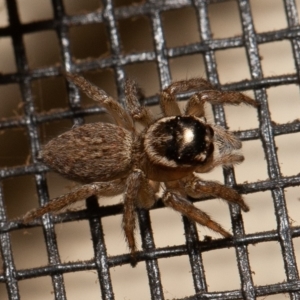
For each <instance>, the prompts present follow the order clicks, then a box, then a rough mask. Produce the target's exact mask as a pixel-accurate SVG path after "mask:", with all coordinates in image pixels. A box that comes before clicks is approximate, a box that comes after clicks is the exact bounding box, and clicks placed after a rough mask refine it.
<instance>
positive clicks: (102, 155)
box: [22, 74, 257, 265]
mask: <svg viewBox="0 0 300 300" xmlns="http://www.w3.org/2000/svg"><path fill="white" fill-rule="evenodd" d="M67 77H68V79H69V80H70V81H71V82H72V83H74V84H75V85H77V86H78V87H80V88H81V89H82V90H83V91H84V92H85V93H86V94H87V95H88V96H89V97H91V98H92V99H93V100H95V101H98V102H99V103H100V105H102V106H104V107H105V108H106V109H107V111H108V113H110V115H111V116H112V117H113V119H114V121H115V124H108V123H92V124H86V125H82V126H80V127H75V128H73V129H71V130H70V131H67V132H66V133H64V134H62V135H60V136H58V137H57V138H54V139H53V140H51V141H50V142H49V143H48V144H46V145H45V146H44V148H43V150H42V151H41V153H40V157H41V159H42V161H43V162H44V163H45V164H46V165H48V166H49V167H50V168H52V169H53V170H54V171H56V172H58V173H60V174H62V175H63V176H65V177H67V178H70V179H73V180H76V181H79V182H82V183H85V185H82V186H81V187H80V188H79V189H77V190H75V191H73V192H71V193H69V194H66V195H63V196H61V197H58V198H55V199H53V200H52V201H50V202H49V203H48V204H46V205H45V206H44V207H41V208H38V209H36V210H33V211H30V212H29V213H27V214H26V215H25V216H24V217H23V218H22V221H23V222H30V221H31V220H33V219H35V218H38V217H40V216H42V215H43V214H45V213H48V212H55V211H59V210H60V209H62V208H63V207H65V206H67V205H69V204H70V203H72V202H75V201H79V200H82V199H85V198H88V197H90V196H92V195H96V196H112V195H117V194H121V193H124V214H123V223H122V224H123V229H124V233H125V237H126V240H127V243H128V246H129V249H130V252H131V255H132V264H133V265H134V264H135V262H136V260H135V259H136V243H135V238H134V230H135V215H136V207H140V208H145V209H149V208H150V207H151V206H153V204H154V203H155V202H156V200H157V197H156V193H157V192H158V191H159V188H160V186H161V185H162V186H163V188H164V193H163V195H162V201H163V203H164V204H165V205H166V206H169V207H171V208H173V209H174V210H176V211H178V212H180V213H181V214H183V215H185V216H187V217H188V218H189V219H190V220H191V221H194V222H197V223H199V224H201V225H203V226H207V227H208V228H210V229H212V230H214V231H216V232H218V233H220V234H222V235H223V236H225V237H230V234H229V233H228V232H227V231H225V230H224V229H223V228H222V227H221V226H220V225H219V224H218V223H216V222H214V221H213V220H211V218H210V217H209V216H208V215H206V214H205V213H204V212H202V211H201V210H199V209H198V208H196V207H195V206H194V205H193V204H192V203H191V202H189V201H188V200H187V197H188V196H191V197H193V198H200V197H203V196H213V197H217V198H221V199H225V200H227V201H228V202H230V203H234V204H238V205H239V206H240V207H241V208H242V209H243V210H244V211H248V210H249V208H248V206H247V205H246V204H245V202H244V201H243V198H242V197H241V195H239V194H238V193H237V192H236V191H235V190H234V189H232V188H230V187H227V186H224V185H222V184H220V183H218V182H215V181H203V180H201V179H200V178H199V177H198V176H196V174H199V173H205V172H208V171H210V170H212V169H213V168H215V167H217V166H224V167H227V166H232V165H234V164H236V163H240V162H242V161H243V159H244V158H243V156H242V155H241V154H240V153H239V149H240V148H241V142H240V141H239V140H238V139H237V138H236V137H235V136H234V135H233V134H232V133H231V132H229V131H227V130H225V129H224V128H222V127H220V126H217V125H214V124H208V123H207V122H206V119H205V115H204V104H205V102H210V103H212V104H226V103H229V104H239V103H245V104H249V105H252V106H257V104H256V102H255V101H254V100H252V99H251V98H249V97H247V96H245V95H243V94H241V93H237V92H222V91H219V90H217V89H215V88H214V87H213V86H212V85H211V84H209V83H208V82H207V81H206V80H205V79H202V78H194V79H189V80H184V81H178V82H174V83H173V84H171V85H170V86H169V87H168V88H166V89H165V90H163V91H162V93H161V94H160V104H161V108H162V112H163V117H162V118H159V119H155V118H154V116H152V114H151V112H150V111H149V110H148V108H146V107H143V106H141V105H140V104H139V101H138V98H137V88H136V85H135V83H134V82H133V81H131V80H127V81H126V84H125V93H126V101H125V104H126V106H125V109H124V108H123V107H122V106H121V105H120V104H118V102H116V101H115V100H114V99H112V98H111V97H109V96H108V95H107V94H106V93H105V92H104V91H103V90H101V89H99V88H98V87H96V86H94V85H92V84H91V83H89V82H88V81H86V80H85V79H84V78H83V77H80V76H78V75H71V74H67ZM192 90H194V91H195V93H194V94H193V95H192V97H191V98H190V99H189V101H188V103H187V105H186V108H185V111H184V113H181V111H180V109H179V107H178V104H177V100H176V94H177V93H180V92H186V91H192ZM136 122H138V123H140V124H141V125H143V126H144V130H141V131H138V130H137V129H136V128H135V123H136Z"/></svg>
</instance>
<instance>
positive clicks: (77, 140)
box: [41, 123, 132, 183]
mask: <svg viewBox="0 0 300 300" xmlns="http://www.w3.org/2000/svg"><path fill="white" fill-rule="evenodd" d="M131 154H132V135H131V133H130V132H129V131H127V130H126V129H124V128H122V127H119V126H117V125H114V124H109V123H91V124H85V125H83V126H79V127H76V128H73V129H72V130H70V131H67V132H65V133H63V134H61V135H60V136H58V137H56V138H55V139H53V140H51V141H50V142H49V143H48V144H46V145H45V146H44V148H43V150H42V151H41V159H42V161H43V162H44V163H45V164H46V165H47V166H49V167H50V168H51V169H53V170H54V171H56V172H58V173H60V174H61V175H64V176H65V177H67V178H69V179H72V180H75V181H79V182H86V183H89V182H94V181H110V180H113V179H117V178H120V177H122V176H124V174H126V172H128V170H129V169H130V165H131V156H132V155H131Z"/></svg>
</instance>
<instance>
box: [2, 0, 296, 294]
mask: <svg viewBox="0 0 300 300" xmlns="http://www.w3.org/2000/svg"><path fill="white" fill-rule="evenodd" d="M299 7H300V1H299V0H297V1H296V0H276V1H275V0H264V1H259V0H236V1H225V0H198V1H197V0H194V1H188V0H180V1H179V0H178V1H175V0H169V1H153V0H152V1H151V0H149V1H146V0H145V1H137V0H136V1H129V0H126V1H125V0H122V1H121V0H118V1H117V0H116V1H109V0H106V1H98V0H97V1H96V0H93V1H92V0H90V1H83V0H82V1H81V0H80V1H71V0H64V1H63V0H55V1H50V0H44V1H40V0H26V1H25V0H18V1H17V0H6V1H5V0H2V1H0V8H1V9H0V41H1V43H0V53H1V56H0V74H1V75H0V145H1V147H0V220H1V224H0V250H1V252H0V253H1V261H2V270H1V272H0V298H1V299H41V298H42V299H53V298H55V299H82V298H84V297H88V298H89V299H101V298H102V299H157V300H158V299H190V300H191V299H265V298H266V297H268V299H273V300H274V299H276V300H278V299H300V281H299V274H298V272H299V271H298V266H299V263H300V260H299V259H300V255H299V253H300V238H299V237H300V226H299V224H300V219H299V213H297V212H299V211H300V204H299V192H300V176H299V173H300V171H299V170H300V164H299V154H298V153H299V149H300V142H299V141H300V135H299V132H300V121H299V115H300V113H299V111H300V110H299V108H300V107H299V100H300V99H299V85H298V82H299V64H300V56H299V53H300V51H299V45H300V43H299V34H300V26H299V17H298V14H299ZM62 70H68V71H70V70H71V71H72V72H76V73H81V74H83V75H84V76H85V77H87V78H88V79H89V80H91V81H92V82H93V83H95V84H97V85H98V86H100V87H101V88H103V89H104V90H105V91H107V92H108V93H109V94H110V95H112V96H113V97H115V98H117V99H119V101H120V102H121V103H122V101H123V99H124V91H123V89H122V86H123V83H124V79H125V78H126V77H131V78H133V79H135V80H136V81H137V82H138V84H139V85H140V86H141V88H142V89H143V91H144V93H145V96H146V98H145V101H144V102H145V105H149V106H150V107H151V109H153V111H154V112H155V113H157V114H159V113H160V112H159V110H158V108H157V104H158V98H157V92H158V91H159V90H160V89H162V88H165V87H166V86H167V85H169V84H170V83H171V82H172V81H174V80H181V79H185V78H190V77H194V76H201V77H204V78H206V79H208V80H209V81H210V82H212V83H213V84H215V85H218V86H220V88H222V89H224V90H237V91H244V92H246V93H247V94H248V95H249V96H251V97H254V98H255V99H256V100H257V101H259V102H260V104H261V105H260V107H259V108H258V109H257V110H255V109H253V108H245V107H243V106H239V107H229V106H228V107H225V108H224V107H222V106H214V107H212V106H210V105H208V107H206V109H207V115H208V116H209V119H210V120H211V121H214V122H216V123H217V124H219V125H222V126H227V127H228V128H229V129H231V130H233V131H234V132H235V133H236V134H237V136H239V137H240V139H241V140H242V142H243V153H244V155H245V158H246V160H245V162H244V163H243V164H241V165H239V166H237V167H235V168H234V169H232V170H229V171H228V170H227V171H226V170H222V169H221V168H219V169H216V170H214V171H213V172H211V173H208V174H205V176H203V178H204V179H210V180H218V181H220V182H224V183H226V184H232V185H234V186H235V187H236V188H237V189H238V191H239V192H240V193H242V194H243V195H244V196H245V199H246V201H247V203H248V204H249V206H250V212H248V213H247V214H245V213H240V212H239V210H238V209H236V208H235V207H231V206H228V205H227V204H226V203H223V202H220V201H219V200H217V199H208V200H205V201H195V202H194V204H195V205H196V206H197V207H199V208H201V209H203V210H204V211H206V212H207V213H209V214H210V215H211V216H212V217H213V218H214V219H215V220H216V221H218V222H220V223H221V224H222V225H223V226H224V227H225V228H226V229H227V230H230V231H232V233H233V235H235V236H239V238H236V239H232V240H224V239H222V238H220V237H219V236H217V235H215V234H214V233H212V232H209V231H208V230H207V229H206V228H203V227H200V226H198V225H197V226H195V225H194V224H192V223H190V222H189V221H188V220H187V219H186V218H182V217H181V216H180V215H179V214H177V213H175V212H173V211H171V210H169V209H167V208H164V207H162V205H160V204H159V203H158V205H157V206H156V207H155V208H153V209H152V210H150V211H140V212H139V229H138V231H137V233H136V236H137V240H138V244H139V250H140V254H139V258H140V262H139V263H138V265H137V267H136V268H131V266H130V265H129V262H130V257H129V255H128V249H127V246H126V244H125V241H124V237H123V233H122V231H121V213H122V202H121V197H116V198H113V199H101V200H100V201H99V202H97V201H96V200H92V201H87V202H86V203H84V202H83V203H78V204H77V205H76V208H74V209H72V210H71V211H68V212H64V213H62V214H59V215H58V216H57V217H56V218H55V222H54V221H53V219H52V218H49V217H47V216H46V217H44V218H43V220H42V221H41V222H39V221H36V222H34V223H33V224H31V225H27V226H24V225H21V224H19V223H18V222H16V221H14V220H13V219H14V218H16V217H17V216H20V215H23V214H24V213H25V212H26V211H28V210H29V209H32V208H34V207H37V206H38V205H43V204H45V203H46V202H47V201H49V200H50V199H52V198H53V197H56V196H58V195H60V194H65V193H67V192H68V191H70V190H71V189H72V188H74V186H75V184H74V183H73V182H70V181H67V180H64V179H62V178H61V177H60V176H59V175H57V174H54V173H51V172H49V171H48V169H47V168H46V167H45V166H43V165H41V164H40V163H38V161H37V159H36V158H37V153H38V151H39V149H40V147H41V145H42V144H44V143H45V142H46V141H48V140H50V139H51V138H53V137H55V136H57V135H58V134H60V133H62V132H65V131H67V130H69V129H70V128H71V127H72V125H80V124H83V123H84V122H96V121H105V122H107V121H108V122H109V121H110V118H109V116H107V115H106V114H105V111H104V109H102V108H100V107H98V106H96V105H95V103H94V102H92V101H91V100H88V99H86V98H85V96H83V95H82V94H81V93H76V92H75V91H74V90H70V89H69V88H68V85H67V82H66V81H65V79H64V77H63V76H62ZM228 207H229V209H228ZM68 252H69V254H68ZM297 263H298V264H297Z"/></svg>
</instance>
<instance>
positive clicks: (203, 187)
mask: <svg viewBox="0 0 300 300" xmlns="http://www.w3.org/2000/svg"><path fill="white" fill-rule="evenodd" d="M183 181H184V184H185V192H186V194H187V195H189V196H191V197H193V198H200V197H202V196H213V197H216V198H221V199H224V200H226V201H228V202H230V203H233V204H238V205H239V206H240V207H241V209H242V210H243V211H245V212H247V211H249V207H248V205H247V204H246V203H245V202H244V200H243V198H242V196H241V195H240V194H239V193H238V192H237V191H235V190H234V189H232V188H230V187H227V186H225V185H222V184H220V183H218V182H215V181H203V180H201V179H200V178H199V177H196V176H195V175H192V176H191V177H189V178H186V179H183Z"/></svg>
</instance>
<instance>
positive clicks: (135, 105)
mask: <svg viewBox="0 0 300 300" xmlns="http://www.w3.org/2000/svg"><path fill="white" fill-rule="evenodd" d="M125 94H126V100H125V101H126V102H125V103H126V108H127V110H128V111H129V113H130V115H131V117H132V119H133V120H135V121H137V122H139V123H141V124H142V125H144V126H148V125H150V124H152V123H153V121H154V120H155V118H154V117H153V115H152V113H151V111H150V110H149V109H148V108H147V107H145V106H142V105H141V104H140V102H139V99H138V89H137V85H136V82H135V81H133V80H130V79H127V80H126V82H125Z"/></svg>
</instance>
